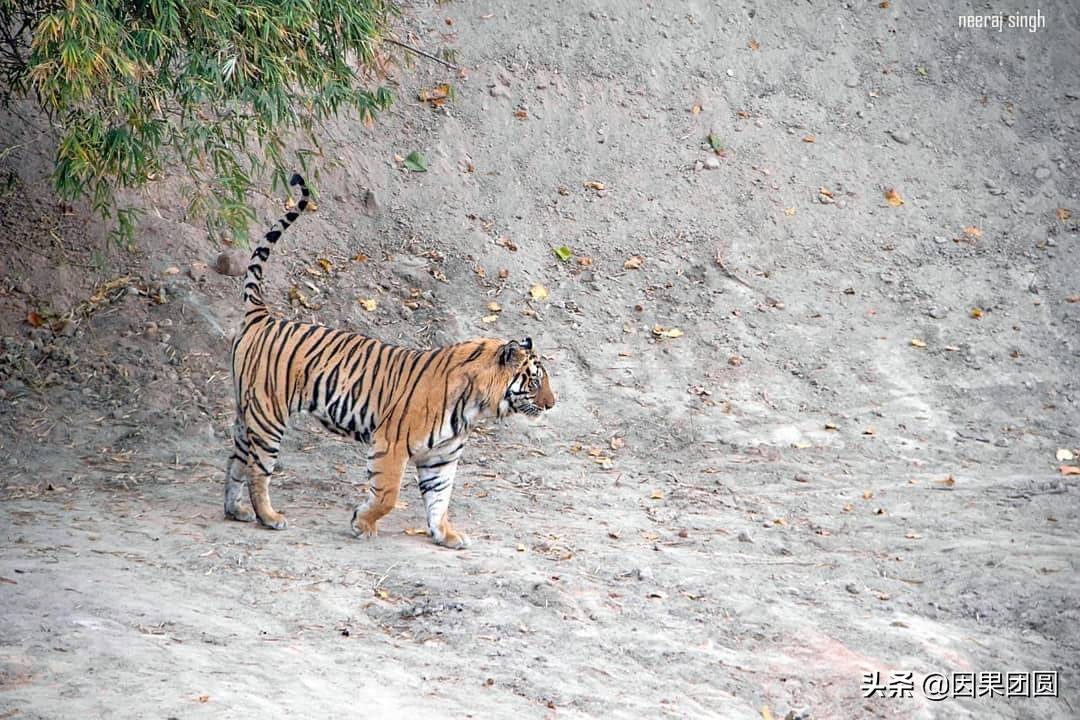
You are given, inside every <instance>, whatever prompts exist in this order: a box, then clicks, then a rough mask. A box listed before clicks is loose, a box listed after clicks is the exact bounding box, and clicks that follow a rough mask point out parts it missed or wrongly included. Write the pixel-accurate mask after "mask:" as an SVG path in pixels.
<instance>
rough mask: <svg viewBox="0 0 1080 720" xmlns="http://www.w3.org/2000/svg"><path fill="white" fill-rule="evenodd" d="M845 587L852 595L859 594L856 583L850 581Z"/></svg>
mask: <svg viewBox="0 0 1080 720" xmlns="http://www.w3.org/2000/svg"><path fill="white" fill-rule="evenodd" d="M844 589H845V590H847V591H848V592H849V593H851V594H852V595H858V594H859V588H857V587H855V583H848V584H847V585H845V586H844Z"/></svg>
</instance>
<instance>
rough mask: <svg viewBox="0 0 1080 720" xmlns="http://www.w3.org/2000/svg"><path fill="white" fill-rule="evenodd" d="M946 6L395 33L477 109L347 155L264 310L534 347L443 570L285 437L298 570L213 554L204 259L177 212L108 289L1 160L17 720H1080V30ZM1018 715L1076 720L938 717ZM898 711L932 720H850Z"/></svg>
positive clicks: (162, 197) (497, 4)
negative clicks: (895, 682) (1052, 687)
mask: <svg viewBox="0 0 1080 720" xmlns="http://www.w3.org/2000/svg"><path fill="white" fill-rule="evenodd" d="M939 5H940V4H938V3H925V2H924V3H915V2H896V1H894V2H893V3H892V5H891V6H890V7H886V8H882V7H880V6H879V3H877V2H872V3H862V2H859V3H848V4H846V5H845V4H841V3H822V2H818V3H813V4H810V3H799V4H798V5H790V6H789V5H788V4H787V3H783V4H781V3H768V2H745V3H733V4H730V5H729V6H728V7H726V8H723V9H717V7H716V4H715V3H707V2H680V3H660V2H654V3H652V4H651V5H650V4H648V3H645V4H638V3H620V2H597V1H595V0H594V1H591V2H589V3H587V4H577V3H564V4H562V5H561V7H560V8H559V9H558V11H556V10H555V9H552V7H551V3H547V2H510V1H509V0H484V1H483V2H472V3H464V2H462V3H445V4H439V5H431V6H428V5H419V6H415V7H412V8H411V9H409V10H408V12H406V15H405V20H404V22H405V23H406V25H407V27H408V28H409V30H411V32H412V35H411V40H412V41H413V42H415V43H416V44H418V45H422V46H423V47H425V48H428V49H429V50H432V51H435V52H442V51H444V50H446V51H450V53H449V57H451V58H452V59H453V60H454V61H455V62H456V63H458V64H459V65H460V66H461V67H462V68H463V69H464V73H463V74H462V76H459V75H458V74H456V73H453V72H451V71H447V70H445V69H443V68H441V67H439V66H437V65H434V64H430V63H423V64H416V65H415V66H413V67H410V68H406V69H405V70H404V72H403V73H402V75H401V77H400V87H399V88H398V92H397V95H398V97H399V102H398V103H397V104H396V105H395V107H394V109H393V111H392V112H391V113H389V114H387V115H385V116H384V117H383V118H382V120H381V122H380V124H379V125H378V126H376V127H375V128H372V129H370V130H368V129H364V128H362V127H361V126H359V125H357V124H355V123H342V124H341V125H339V126H337V127H335V128H334V130H333V132H332V133H331V137H330V139H329V140H328V142H327V145H326V158H325V164H324V166H323V168H322V172H321V175H320V176H319V177H318V178H315V179H313V182H312V184H313V185H314V186H315V187H316V188H317V189H318V191H319V204H320V208H319V211H318V213H316V214H315V215H312V216H308V217H305V218H304V219H303V222H302V223H300V224H298V225H297V226H296V228H295V229H294V230H291V231H290V234H289V235H288V236H287V237H286V239H285V241H284V242H283V243H282V246H281V248H280V249H281V252H278V253H276V254H275V255H274V256H273V258H272V259H271V262H270V271H269V286H270V287H271V288H272V289H271V291H270V297H271V298H273V301H274V302H275V303H276V305H277V307H278V308H279V309H280V310H281V311H282V312H285V313H288V314H290V315H294V316H297V317H303V318H318V319H319V320H321V321H323V322H327V323H332V324H341V325H349V326H351V327H353V328H357V329H359V330H362V331H365V332H369V333H371V334H374V335H376V336H378V337H381V338H384V339H388V340H396V341H402V342H409V343H415V344H419V345H430V344H433V343H441V342H446V341H451V340H456V339H460V338H463V337H467V336H472V335H481V334H487V335H500V336H504V337H520V336H525V335H530V336H532V337H533V338H534V339H535V340H536V341H537V343H538V344H539V346H540V348H541V349H542V352H543V354H544V355H546V356H547V357H548V358H549V362H548V365H549V369H550V370H551V372H552V374H553V377H554V382H555V389H556V392H557V393H558V395H559V405H558V406H557V407H556V408H555V410H553V411H552V412H551V413H549V414H548V415H547V416H545V417H543V418H541V419H540V420H539V421H538V422H535V423H530V422H527V421H524V420H515V421H512V422H509V423H507V424H505V425H500V426H492V427H490V428H488V429H487V430H486V431H485V432H483V433H478V434H477V436H476V437H474V439H473V441H472V443H471V445H470V447H469V450H468V452H467V453H466V458H465V462H464V464H463V467H462V469H461V471H460V472H459V486H458V490H457V493H456V495H455V500H454V514H455V517H456V519H457V522H458V523H459V524H460V525H461V526H462V528H463V529H464V530H465V531H467V532H468V533H469V534H470V535H471V536H472V537H473V539H474V541H475V542H474V545H473V547H472V548H471V549H469V550H467V551H463V552H452V551H448V550H444V549H441V548H438V547H435V546H434V545H432V544H430V542H428V540H427V539H426V538H424V537H422V536H419V535H415V534H412V533H411V531H412V530H413V529H414V528H417V527H420V526H422V524H423V520H422V507H421V504H420V502H419V497H418V493H416V492H415V491H411V490H409V489H406V490H405V491H404V492H403V494H402V497H403V499H404V500H405V501H406V503H405V506H404V507H401V508H400V509H399V510H398V511H397V512H395V513H393V514H392V515H390V516H389V517H388V518H387V519H386V520H385V521H384V522H383V524H382V532H381V534H380V536H379V537H378V538H377V539H375V540H374V541H370V542H364V541H359V540H356V539H354V538H353V537H352V536H351V535H350V534H349V533H348V520H349V517H350V511H351V507H352V505H353V504H354V503H355V502H356V499H357V497H358V495H359V492H360V485H361V484H362V483H363V482H364V477H363V473H362V462H361V460H360V458H361V452H360V449H359V448H357V447H355V446H354V445H352V444H349V443H346V442H344V441H341V440H339V439H336V438H333V437H331V436H329V435H327V434H326V433H325V432H323V431H322V430H321V428H319V427H318V426H317V425H315V424H313V423H309V422H306V421H298V422H297V423H296V425H295V429H294V430H292V431H291V433H290V434H289V435H288V436H287V441H286V449H285V452H284V454H283V457H282V463H281V472H280V473H279V474H278V476H277V477H276V479H275V481H274V485H273V488H274V498H275V500H276V502H275V504H276V505H277V506H278V507H279V509H282V510H284V511H285V512H286V513H287V514H288V517H289V523H290V525H289V529H288V530H287V531H285V532H270V531H266V530H262V529H260V528H257V527H254V526H250V525H243V524H238V523H230V522H226V521H225V520H223V519H222V514H221V489H222V482H223V476H224V462H225V459H226V457H227V452H228V450H227V448H228V441H227V439H226V438H227V434H226V433H227V429H228V427H229V423H230V419H229V411H230V407H231V403H232V398H231V389H230V385H229V381H228V377H227V372H228V371H227V353H228V350H227V348H228V336H229V335H230V334H231V332H232V329H233V328H234V327H235V326H236V325H237V321H238V318H239V282H238V280H237V279H235V278H230V277H226V276H223V275H219V274H217V273H215V272H214V271H213V270H212V269H210V270H209V271H207V270H206V269H205V268H204V267H203V266H201V265H199V263H200V262H205V263H210V264H212V262H213V259H214V257H215V255H216V254H217V252H218V250H219V249H220V248H219V245H218V244H217V241H215V240H212V239H208V238H207V236H206V232H205V228H204V227H203V226H202V225H201V224H200V223H199V222H198V221H196V220H189V219H188V218H186V217H185V215H184V212H183V207H182V203H180V202H179V200H178V199H177V197H178V196H177V194H176V187H175V186H174V184H172V183H171V182H170V183H166V185H165V186H163V187H162V188H160V189H159V192H158V193H157V194H155V195H153V196H151V197H149V198H146V199H145V203H146V206H147V207H148V208H149V209H150V211H151V212H150V214H149V216H148V218H147V220H146V222H145V223H144V225H143V227H142V230H141V234H140V243H139V244H140V251H139V252H138V253H134V254H128V253H124V252H120V251H116V250H110V251H106V252H102V251H100V250H93V249H92V248H96V247H100V246H101V242H102V239H103V236H104V231H103V230H102V229H101V228H97V227H95V226H94V224H93V222H92V221H90V220H89V219H88V216H87V215H86V213H85V211H84V210H81V209H79V208H76V209H75V210H74V212H73V213H66V209H65V208H63V207H61V206H59V205H57V204H56V203H55V202H54V201H53V200H52V199H51V195H50V193H49V191H48V189H47V183H46V182H45V181H43V180H42V175H41V168H42V167H44V165H43V159H47V157H48V155H49V148H48V145H47V141H46V140H45V139H44V138H42V137H41V136H40V135H38V134H35V133H32V132H30V131H29V130H27V129H26V128H25V127H23V126H22V124H21V123H10V122H9V123H5V127H7V128H8V131H7V132H8V133H9V134H10V135H11V136H12V137H11V139H9V140H8V141H6V142H5V143H4V145H5V146H8V145H13V144H18V147H17V148H16V149H15V151H13V152H11V153H8V154H7V155H6V156H5V157H4V158H3V160H2V162H3V170H4V174H5V175H7V174H8V173H10V172H12V171H18V173H19V176H20V177H21V178H22V180H21V181H20V182H16V183H15V184H14V185H9V187H8V191H7V193H6V196H5V201H4V202H5V207H6V210H5V215H6V222H5V224H6V227H7V231H6V232H7V234H6V235H5V238H4V239H3V240H0V249H2V251H3V254H2V255H0V330H2V334H3V335H4V336H5V337H4V338H3V340H2V345H0V388H2V390H0V478H2V481H3V482H2V484H0V488H2V489H0V492H2V493H3V495H2V497H3V501H2V502H0V537H2V545H0V608H2V611H0V718H8V717H18V718H66V717H102V718H113V717H115V718H128V717H132V718H134V717H162V718H165V717H175V718H200V717H205V718H232V717H236V718H241V717H254V716H256V715H257V714H258V715H261V716H263V717H266V716H270V717H338V716H343V715H345V714H348V715H350V716H358V717H365V718H384V717H410V716H417V717H421V716H422V717H439V718H442V717H446V718H467V717H476V718H492V717H537V718H541V717H545V718H546V717H551V718H578V717H583V718H584V717H595V718H600V717H603V718H620V717H635V718H636V717H671V718H683V717H716V718H769V717H773V718H783V717H785V716H786V717H788V718H796V717H799V718H803V719H805V718H810V717H813V718H935V717H941V718H964V717H972V718H975V717H977V718H1040V719H1049V718H1073V717H1077V716H1078V715H1080V693H1078V688H1080V631H1078V630H1077V627H1078V623H1080V605H1078V601H1077V597H1078V588H1080V583H1078V581H1077V563H1078V554H1077V533H1078V529H1080V514H1078V510H1080V489H1078V487H1080V478H1077V477H1072V476H1068V475H1064V474H1062V473H1061V471H1060V470H1059V466H1061V465H1068V464H1069V463H1068V462H1067V461H1060V460H1058V459H1057V458H1056V455H1057V454H1058V451H1059V450H1060V449H1065V450H1071V451H1072V452H1074V453H1077V454H1080V447H1078V446H1080V440H1078V427H1080V408H1078V405H1077V403H1078V393H1080V385H1078V379H1080V374H1078V369H1080V340H1078V338H1080V335H1078V331H1080V302H1078V301H1077V300H1078V298H1077V296H1078V295H1080V280H1077V274H1076V267H1077V257H1078V253H1080V248H1078V242H1080V238H1078V232H1077V230H1078V228H1077V218H1078V217H1080V200H1078V199H1077V194H1076V188H1077V187H1078V185H1080V172H1078V170H1077V166H1076V160H1075V158H1076V157H1077V156H1078V150H1080V148H1078V126H1077V118H1078V116H1080V113H1078V110H1080V84H1078V81H1077V69H1078V68H1077V59H1076V57H1077V56H1076V50H1077V48H1078V47H1080V11H1078V10H1077V9H1076V7H1075V6H1074V5H1072V4H1070V3H1067V2H1064V1H1061V0H1059V1H1057V2H1048V3H1043V4H1042V5H1041V6H1040V11H1041V12H1042V14H1043V15H1044V16H1045V18H1046V20H1045V27H1044V28H1041V29H1040V30H1039V31H1038V32H1036V33H1029V32H1026V31H1022V30H1016V29H1011V30H1010V29H1008V28H1006V29H1005V30H1003V31H1002V32H996V31H994V30H985V29H983V30H975V29H972V30H961V29H958V28H957V14H958V13H957V11H955V10H948V11H945V10H942V9H941V8H940V7H939ZM992 9H993V10H995V11H996V10H1008V8H1004V7H1002V8H998V7H996V6H995V7H994V8H992ZM442 82H448V83H450V84H451V85H452V87H453V90H454V97H453V100H452V101H450V102H448V103H446V104H445V105H444V106H443V107H442V108H431V107H429V106H428V105H425V104H423V103H421V102H419V101H418V100H416V96H417V93H418V92H419V91H420V90H422V89H430V88H432V87H434V86H436V85H438V84H439V83H442ZM710 134H712V135H714V137H715V138H716V145H717V146H718V147H721V148H722V150H721V152H720V153H719V154H717V153H716V152H714V151H713V150H712V148H711V147H710V145H709V144H708V142H707V137H708V136H709V135H710ZM414 150H415V151H419V152H421V153H422V154H423V155H424V156H425V157H426V158H427V160H428V162H429V170H428V172H426V173H409V172H407V171H405V170H404V169H403V168H402V167H401V164H400V163H399V162H396V161H395V160H394V156H395V155H399V156H405V155H407V154H409V153H410V152H412V151H414ZM590 182H592V183H601V184H602V187H603V189H602V190H599V189H597V188H599V187H600V186H599V185H593V186H591V187H589V186H586V183H590ZM890 189H891V190H894V191H895V193H896V198H897V199H902V200H903V204H901V205H894V204H893V203H890V202H889V201H888V199H887V198H886V193H887V191H889V190H890ZM281 200H282V198H280V197H278V198H273V197H267V198H266V199H265V200H260V203H261V205H260V217H262V218H263V219H264V220H265V221H267V222H269V221H270V219H271V218H273V217H274V216H276V215H277V213H278V212H279V209H280V203H281ZM894 202H896V200H894ZM254 231H256V232H257V231H258V228H255V229H254ZM561 245H566V246H568V247H569V248H570V249H571V250H572V252H573V255H574V257H573V258H572V259H571V260H570V261H568V262H563V261H560V260H559V259H558V258H556V257H555V255H554V254H553V252H552V248H553V247H557V246H561ZM357 253H363V254H364V255H366V256H368V258H369V259H367V260H366V261H363V262H359V261H357V260H356V259H355V256H356V255H357ZM634 257H637V258H638V259H636V260H631V259H632V258H634ZM320 258H324V259H327V260H329V261H330V265H329V268H330V269H329V271H327V269H326V267H324V266H321V265H320V264H319V262H318V260H319V259H320ZM628 260H631V262H630V263H629V267H628V266H627V261H628ZM634 266H637V267H634ZM500 270H506V271H507V272H506V277H505V278H500ZM124 276H127V277H129V278H130V279H127V280H124V279H121V280H118V281H116V282H113V283H112V284H108V283H109V281H113V280H115V279H116V278H118V277H121V278H122V277H124ZM535 284H542V285H543V286H544V287H545V288H546V289H547V290H548V291H549V296H548V297H547V298H546V299H544V300H535V299H533V298H532V297H531V296H530V289H531V288H532V287H533V286H534V285H535ZM290 287H295V288H297V290H298V291H299V292H300V293H302V294H303V295H304V297H305V298H306V302H307V304H308V305H310V306H311V307H310V308H309V307H305V306H304V305H303V304H302V303H299V302H295V301H294V302H292V303H290V300H289V289H290ZM103 288H104V289H103ZM98 290H101V292H98V293H97V294H96V295H95V291H98ZM369 298H374V299H376V300H377V307H376V309H375V310H374V311H371V312H369V311H367V310H364V309H363V307H362V306H361V304H360V302H359V301H360V300H364V299H369ZM88 299H91V302H90V304H88V305H87V304H81V303H84V301H87V300H88ZM492 301H495V302H498V303H499V304H500V305H501V307H502V310H501V312H500V313H496V318H495V319H494V322H485V320H484V319H483V318H485V317H486V316H489V315H492V312H491V311H490V310H488V309H487V307H486V305H487V304H488V303H489V302H492ZM72 309H76V310H77V317H78V318H79V321H78V322H76V323H73V324H70V325H67V326H63V325H62V324H58V326H57V329H56V332H54V331H53V330H52V329H50V328H49V326H48V323H46V325H45V326H43V327H40V328H33V327H31V326H30V325H29V324H27V323H26V322H24V320H25V319H26V318H27V314H28V313H29V312H31V311H33V312H37V313H39V314H41V315H43V317H44V318H45V319H46V320H51V319H52V316H51V315H50V313H56V314H63V313H65V312H68V311H70V310H72ZM489 320H490V318H489ZM673 329H677V330H680V331H681V333H682V334H681V336H678V337H658V336H657V333H663V331H665V330H667V331H670V330H673ZM666 334H667V335H677V334H678V333H674V332H668V333H666ZM1072 464H1077V463H1076V462H1073V463H1072ZM407 482H409V483H410V484H411V483H412V480H411V479H410V480H409V481H407ZM1036 670H1039V671H1041V670H1056V671H1058V672H1059V673H1060V675H1059V695H1060V697H1059V698H1056V699H1055V698H1000V697H996V698H995V697H982V698H954V699H946V700H943V701H941V702H931V701H930V700H928V699H927V698H926V697H925V695H924V693H923V688H922V678H923V677H924V676H925V675H927V674H928V673H935V672H940V673H946V674H948V673H952V672H973V673H976V674H979V673H986V672H1012V671H1036ZM874 671H876V672H880V673H881V674H882V679H883V681H887V680H888V679H889V677H890V673H893V672H905V671H906V672H911V673H913V674H914V675H913V678H914V682H915V689H914V693H913V697H911V698H883V697H871V698H864V697H863V693H862V692H861V688H860V685H861V683H862V680H863V673H865V672H874Z"/></svg>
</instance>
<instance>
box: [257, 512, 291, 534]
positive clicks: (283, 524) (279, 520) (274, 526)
mask: <svg viewBox="0 0 1080 720" xmlns="http://www.w3.org/2000/svg"><path fill="white" fill-rule="evenodd" d="M259 524H260V525H262V526H263V527H264V528H269V529H271V530H284V529H285V528H287V527H289V523H288V522H287V521H286V520H285V516H284V515H282V514H281V513H279V512H276V513H274V514H273V515H267V516H266V517H264V518H262V517H261V518H259Z"/></svg>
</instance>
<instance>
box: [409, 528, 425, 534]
mask: <svg viewBox="0 0 1080 720" xmlns="http://www.w3.org/2000/svg"><path fill="white" fill-rule="evenodd" d="M405 534H406V535H427V534H428V531H427V528H417V527H407V528H405Z"/></svg>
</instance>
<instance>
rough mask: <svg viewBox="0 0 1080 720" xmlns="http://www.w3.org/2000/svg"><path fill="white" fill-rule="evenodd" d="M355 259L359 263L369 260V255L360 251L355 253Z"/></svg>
mask: <svg viewBox="0 0 1080 720" xmlns="http://www.w3.org/2000/svg"><path fill="white" fill-rule="evenodd" d="M353 260H355V261H356V262H358V263H362V262H367V260H368V256H367V255H365V254H364V253H362V252H358V253H356V254H355V255H353Z"/></svg>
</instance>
